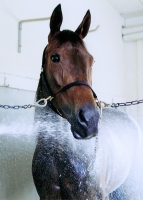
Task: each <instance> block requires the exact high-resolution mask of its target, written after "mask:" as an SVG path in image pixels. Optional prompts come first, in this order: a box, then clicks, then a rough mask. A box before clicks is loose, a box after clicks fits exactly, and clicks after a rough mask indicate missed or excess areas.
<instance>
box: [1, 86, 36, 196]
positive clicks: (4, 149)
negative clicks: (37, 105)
mask: <svg viewBox="0 0 143 200" xmlns="http://www.w3.org/2000/svg"><path fill="white" fill-rule="evenodd" d="M3 90H4V91H5V92H4V93H3ZM2 94H5V95H2ZM0 96H1V104H2V103H4V104H7V105H25V104H26V103H27V104H29V103H33V99H34V96H35V93H34V92H29V91H22V90H16V89H10V88H2V87H0ZM25 97H26V98H25ZM33 119H34V108H32V109H18V110H13V109H6V110H5V109H3V108H0V200H29V199H30V200H39V197H38V195H37V192H36V189H35V186H34V183H33V178H32V172H31V165H32V157H33V153H34V150H35V144H36V134H35V133H34V131H33Z"/></svg>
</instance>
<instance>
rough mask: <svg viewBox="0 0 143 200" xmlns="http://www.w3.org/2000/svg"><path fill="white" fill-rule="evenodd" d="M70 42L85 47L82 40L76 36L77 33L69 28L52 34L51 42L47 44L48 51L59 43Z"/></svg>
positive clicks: (59, 44)
mask: <svg viewBox="0 0 143 200" xmlns="http://www.w3.org/2000/svg"><path fill="white" fill-rule="evenodd" d="M67 42H70V43H71V44H72V46H74V47H78V46H79V45H81V46H82V47H84V48H85V44H84V41H83V40H82V39H81V38H80V37H79V36H78V34H77V33H75V32H73V31H70V30H63V31H60V32H59V33H57V34H55V36H53V38H52V40H51V42H50V43H49V44H48V47H49V49H50V51H51V50H52V49H54V48H56V47H60V46H61V45H63V44H65V43H67ZM85 49H86V48H85Z"/></svg>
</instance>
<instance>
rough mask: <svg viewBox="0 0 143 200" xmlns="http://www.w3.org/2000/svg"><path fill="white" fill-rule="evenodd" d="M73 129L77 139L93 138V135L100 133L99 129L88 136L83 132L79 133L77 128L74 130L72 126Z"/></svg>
mask: <svg viewBox="0 0 143 200" xmlns="http://www.w3.org/2000/svg"><path fill="white" fill-rule="evenodd" d="M71 131H72V134H73V136H74V138H75V139H77V140H86V139H91V138H92V137H95V136H96V135H97V133H98V130H97V131H96V132H95V133H92V134H88V135H87V136H85V135H83V134H81V133H77V132H76V131H75V130H72V128H71Z"/></svg>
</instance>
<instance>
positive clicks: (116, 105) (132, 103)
mask: <svg viewBox="0 0 143 200" xmlns="http://www.w3.org/2000/svg"><path fill="white" fill-rule="evenodd" d="M140 103H143V99H141V100H135V101H128V102H125V103H112V104H111V105H109V106H111V107H112V108H117V107H120V106H132V105H138V104H140Z"/></svg>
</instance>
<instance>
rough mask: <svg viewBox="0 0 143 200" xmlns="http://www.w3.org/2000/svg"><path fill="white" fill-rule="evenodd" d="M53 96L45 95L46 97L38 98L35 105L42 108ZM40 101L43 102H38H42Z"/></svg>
mask: <svg viewBox="0 0 143 200" xmlns="http://www.w3.org/2000/svg"><path fill="white" fill-rule="evenodd" d="M53 98H54V97H52V96H49V97H47V98H45V99H44V98H43V99H40V100H38V101H37V102H36V103H35V106H37V107H41V108H44V107H46V106H47V101H52V99H53ZM42 102H43V104H40V103H42Z"/></svg>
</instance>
